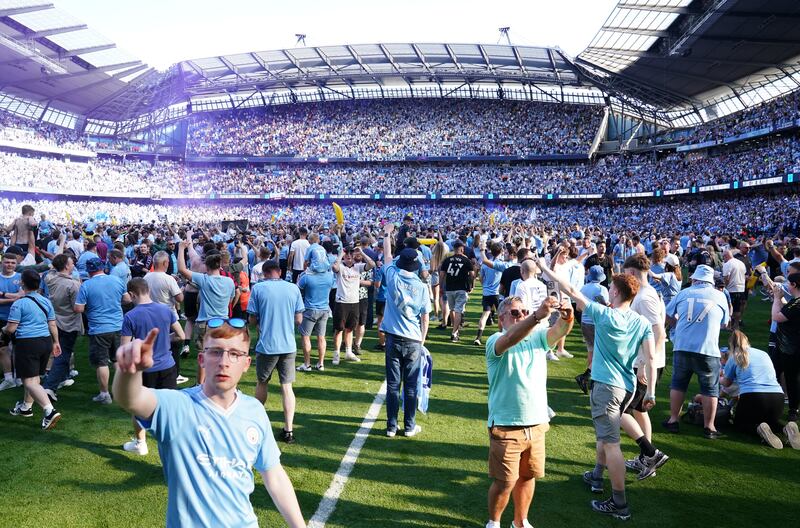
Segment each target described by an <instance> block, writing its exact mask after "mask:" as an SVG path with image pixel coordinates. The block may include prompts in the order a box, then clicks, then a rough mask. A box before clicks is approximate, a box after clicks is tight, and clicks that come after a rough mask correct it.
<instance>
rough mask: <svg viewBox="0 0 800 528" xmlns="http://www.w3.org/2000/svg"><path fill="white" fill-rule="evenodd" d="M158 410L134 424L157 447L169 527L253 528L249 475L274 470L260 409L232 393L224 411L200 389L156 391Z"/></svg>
mask: <svg viewBox="0 0 800 528" xmlns="http://www.w3.org/2000/svg"><path fill="white" fill-rule="evenodd" d="M153 392H154V393H155V396H156V400H157V401H158V404H157V406H156V410H155V412H154V413H153V416H152V418H151V419H150V420H149V421H146V420H142V419H139V422H140V423H141V424H142V425H143V426H144V427H146V428H147V429H148V430H149V431H150V433H151V434H152V435H153V438H155V439H156V441H157V442H158V453H159V455H160V456H161V464H162V466H163V468H164V479H165V480H166V482H167V490H168V493H167V523H166V525H167V528H172V527H179V526H186V524H187V523H188V524H191V525H192V526H194V527H203V528H212V527H218V526H237V527H244V528H257V527H258V519H257V518H256V515H255V512H253V506H252V505H251V504H250V494H251V493H253V490H254V489H255V483H254V480H253V472H252V469H251V468H255V470H256V471H259V472H262V471H267V470H269V469H271V468H273V467H275V466H277V465H278V464H279V463H280V455H281V453H280V451H279V450H278V445H277V444H276V443H275V438H274V437H273V435H272V427H271V426H270V422H269V418H267V413H266V411H265V410H264V406H263V405H262V404H261V402H259V401H258V400H256V399H255V398H253V397H251V396H246V395H244V394H242V393H241V392H237V393H236V401H234V403H233V404H232V405H231V406H230V407H229V408H228V409H223V408H221V407H219V406H218V405H216V404H215V403H213V402H212V401H211V400H209V399H208V398H207V397H206V395H205V394H204V393H203V388H202V387H201V386H195V387H192V388H189V389H186V390H181V391H178V390H166V389H165V390H154V391H153Z"/></svg>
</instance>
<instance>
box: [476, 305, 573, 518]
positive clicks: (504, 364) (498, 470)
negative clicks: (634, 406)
mask: <svg viewBox="0 0 800 528" xmlns="http://www.w3.org/2000/svg"><path fill="white" fill-rule="evenodd" d="M556 308H558V309H559V311H560V312H561V317H560V318H559V319H558V322H556V323H555V324H554V325H553V326H552V327H550V328H538V329H536V330H534V328H535V327H536V325H538V324H539V323H540V322H541V321H545V320H547V319H548V317H549V316H550V314H551V313H552V312H553V311H554V310H555V309H556ZM498 320H499V322H500V327H501V328H502V331H501V332H498V333H496V334H494V335H493V336H491V337H490V338H489V339H488V340H487V341H486V368H487V374H488V377H489V419H488V422H487V425H488V427H489V476H490V477H492V478H493V479H494V481H493V482H492V485H491V487H490V488H489V522H488V523H487V524H486V526H487V528H499V527H500V517H501V515H502V514H503V510H505V507H506V505H507V504H508V500H509V497H511V495H512V494H513V496H514V523H513V525H512V526H515V527H519V528H522V527H524V526H530V524H528V521H527V514H528V508H529V507H530V504H531V501H532V500H533V489H534V479H537V478H542V477H543V476H544V461H545V446H544V440H545V433H546V432H547V430H548V429H549V428H550V426H549V425H548V422H549V421H550V418H549V416H548V412H547V359H546V357H547V351H548V350H549V349H550V347H552V346H553V345H554V344H555V343H557V342H558V340H559V339H561V338H562V337H564V336H565V335H567V334H568V333H569V331H570V329H571V328H572V323H573V320H574V316H573V313H572V306H571V305H570V304H569V302H567V301H564V302H563V304H562V305H561V306H559V303H558V301H557V300H555V299H553V298H549V299H547V300H545V301H544V302H543V303H542V305H541V306H539V309H538V310H536V312H535V313H533V314H530V315H529V314H528V310H527V309H526V308H525V303H524V302H523V300H522V299H521V298H519V297H516V296H512V297H507V298H506V299H504V300H503V302H502V303H501V304H500V306H499V308H498Z"/></svg>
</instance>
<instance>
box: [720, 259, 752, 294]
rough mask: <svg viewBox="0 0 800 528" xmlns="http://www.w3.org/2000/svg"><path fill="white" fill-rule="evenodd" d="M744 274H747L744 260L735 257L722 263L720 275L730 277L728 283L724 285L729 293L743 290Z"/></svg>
mask: <svg viewBox="0 0 800 528" xmlns="http://www.w3.org/2000/svg"><path fill="white" fill-rule="evenodd" d="M745 275H747V268H746V267H745V265H744V262H742V261H741V260H739V259H737V258H732V259H730V260H729V261H728V262H726V263H725V264H723V265H722V276H723V277H730V279H729V280H728V285H727V286H726V287H725V288H726V289H727V290H728V292H729V293H742V292H744V281H745Z"/></svg>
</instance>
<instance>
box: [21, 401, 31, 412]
mask: <svg viewBox="0 0 800 528" xmlns="http://www.w3.org/2000/svg"><path fill="white" fill-rule="evenodd" d="M31 407H33V403H28V402H22V405H20V406H19V408H20V409H22V410H23V411H30V410H31Z"/></svg>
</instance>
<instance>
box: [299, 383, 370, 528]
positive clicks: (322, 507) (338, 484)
mask: <svg viewBox="0 0 800 528" xmlns="http://www.w3.org/2000/svg"><path fill="white" fill-rule="evenodd" d="M385 399H386V381H384V382H383V384H382V385H381V388H380V389H379V390H378V394H376V395H375V399H374V400H372V405H370V406H369V410H368V411H367V414H366V416H364V421H363V422H361V427H359V429H358V431H357V432H356V437H355V438H353V441H352V442H350V447H348V448H347V452H346V453H345V454H344V458H343V459H342V463H341V464H339V469H338V470H337V471H336V474H335V475H334V476H333V480H332V481H331V485H330V486H328V489H327V491H325V495H323V496H322V500H321V501H320V503H319V506H317V511H316V512H314V516H313V517H311V520H310V521H309V522H308V528H324V527H325V523H326V522H328V519H329V518H330V516H331V514H332V513H333V511H334V510H335V509H336V503H337V502H339V495H341V494H342V491H344V486H345V484H347V480H348V479H349V478H350V472H351V471H353V467H354V466H355V465H356V460H358V455H359V453H361V448H362V447H364V442H366V441H367V437H368V436H369V432H370V431H371V430H372V427H373V426H374V425H375V419H376V418H377V417H378V413H379V412H380V410H381V406H382V405H383V401H384V400H385Z"/></svg>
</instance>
